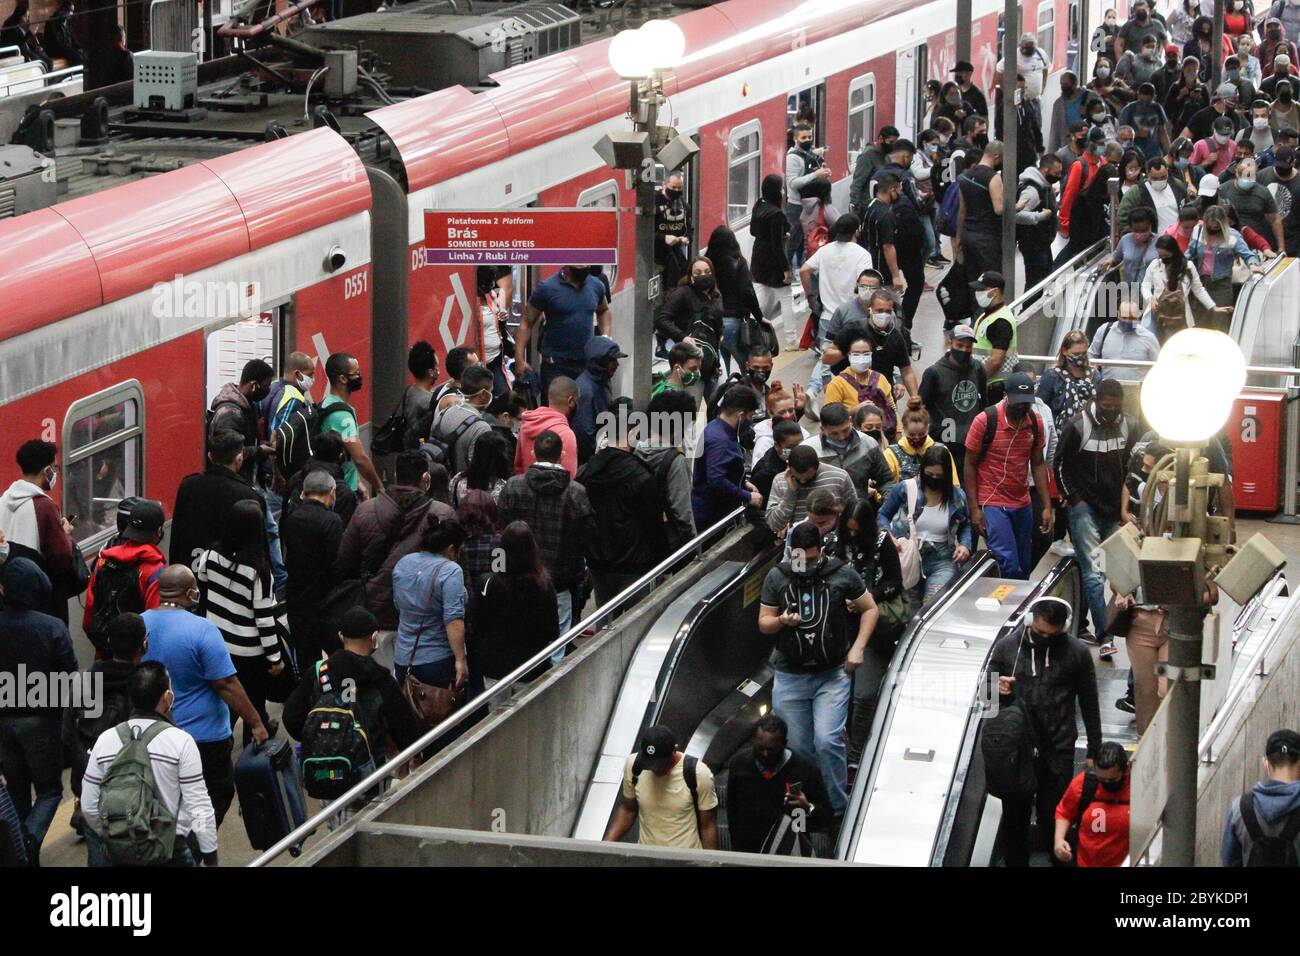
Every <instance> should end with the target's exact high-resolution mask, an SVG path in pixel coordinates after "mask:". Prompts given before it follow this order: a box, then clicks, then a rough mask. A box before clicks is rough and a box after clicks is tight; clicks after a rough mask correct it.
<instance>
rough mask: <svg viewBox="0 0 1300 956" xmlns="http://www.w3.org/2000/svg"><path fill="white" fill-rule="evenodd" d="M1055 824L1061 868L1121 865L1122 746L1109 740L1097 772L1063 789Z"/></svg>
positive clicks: (1125, 848)
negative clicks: (1069, 866)
mask: <svg viewBox="0 0 1300 956" xmlns="http://www.w3.org/2000/svg"><path fill="white" fill-rule="evenodd" d="M1055 821H1056V833H1055V839H1054V843H1053V853H1054V854H1055V856H1056V859H1057V860H1059V861H1060V862H1061V863H1064V864H1070V863H1073V864H1075V865H1076V866H1080V867H1100V866H1109V867H1117V866H1123V865H1124V862H1125V860H1126V859H1127V858H1128V853H1129V839H1128V831H1129V772H1128V751H1127V750H1125V749H1124V745H1123V744H1120V743H1116V742H1115V741H1113V740H1108V741H1106V742H1105V743H1104V744H1102V745H1101V749H1100V750H1098V751H1097V764H1096V767H1095V768H1094V769H1093V770H1085V771H1084V772H1082V773H1080V774H1078V775H1076V776H1075V778H1074V780H1072V781H1071V782H1070V786H1069V787H1067V788H1066V791H1065V793H1064V795H1063V796H1062V797H1061V802H1060V803H1058V804H1057V805H1056V816H1055ZM1071 830H1073V832H1074V842H1073V843H1072V842H1071V841H1070V835H1071Z"/></svg>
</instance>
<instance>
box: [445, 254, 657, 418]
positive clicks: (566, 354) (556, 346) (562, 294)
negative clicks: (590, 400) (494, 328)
mask: <svg viewBox="0 0 1300 956" xmlns="http://www.w3.org/2000/svg"><path fill="white" fill-rule="evenodd" d="M665 288H672V286H665ZM542 317H545V325H544V326H543V327H542V338H541V342H540V343H539V345H538V349H537V350H538V352H539V353H540V355H541V360H540V362H539V364H540V366H541V370H540V383H539V385H540V388H541V390H542V392H543V393H545V392H546V390H547V389H548V388H550V386H551V380H552V379H553V378H556V377H557V376H560V375H567V376H568V377H569V378H577V377H578V376H579V375H581V374H582V370H583V369H584V368H586V365H587V358H586V350H587V343H588V342H589V341H590V340H591V337H592V336H593V335H596V334H597V332H596V331H595V330H596V329H599V330H600V331H599V334H600V335H609V330H610V329H611V328H612V327H613V322H614V317H613V313H612V312H611V311H610V308H609V295H608V294H607V293H606V291H605V285H604V283H602V282H601V281H600V280H599V279H598V278H596V277H595V276H594V275H592V274H591V269H590V268H589V267H588V266H564V267H563V268H562V269H561V270H560V271H559V272H557V273H556V274H555V275H553V276H551V277H550V278H549V279H546V280H544V281H543V282H541V283H539V284H538V285H537V287H536V288H535V289H533V293H532V295H530V296H529V297H528V305H527V306H525V307H524V314H523V316H521V317H520V320H519V330H518V331H517V332H516V333H515V364H514V373H515V377H516V378H520V377H523V376H526V375H527V373H528V372H530V371H532V366H531V365H530V364H529V363H528V358H527V355H528V347H529V345H530V343H531V341H532V334H533V326H534V325H535V324H536V323H537V322H538V320H539V319H541V318H542ZM450 364H451V363H450V362H448V365H450ZM448 371H450V369H448Z"/></svg>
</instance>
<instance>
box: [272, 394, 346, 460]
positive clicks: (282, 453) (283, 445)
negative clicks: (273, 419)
mask: <svg viewBox="0 0 1300 956" xmlns="http://www.w3.org/2000/svg"><path fill="white" fill-rule="evenodd" d="M340 412H342V413H344V414H347V415H351V416H352V421H353V422H354V423H355V422H356V420H357V413H356V412H355V411H353V409H352V406H351V405H349V404H347V403H346V402H338V403H336V404H333V405H331V406H329V408H326V409H322V408H321V407H320V406H319V405H300V406H299V407H298V408H295V409H294V410H293V411H292V412H290V413H289V415H288V417H287V418H285V420H284V421H283V422H281V423H280V425H279V427H277V428H276V430H275V435H274V440H275V464H276V467H277V468H278V469H279V470H280V474H281V475H282V476H284V477H285V478H292V477H293V476H294V475H296V474H297V473H298V472H299V471H300V470H301V469H302V467H303V465H305V464H306V463H307V459H308V458H311V457H313V452H312V446H311V443H312V439H314V438H315V437H316V436H317V435H319V434H320V433H321V432H322V431H324V429H325V425H326V423H327V422H328V421H329V420H330V419H331V418H333V417H334V416H335V415H336V414H338V413H340Z"/></svg>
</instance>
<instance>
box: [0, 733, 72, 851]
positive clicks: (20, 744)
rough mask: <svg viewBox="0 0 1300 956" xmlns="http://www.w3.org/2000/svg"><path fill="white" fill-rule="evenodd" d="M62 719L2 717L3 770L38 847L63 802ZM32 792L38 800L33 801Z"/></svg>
mask: <svg viewBox="0 0 1300 956" xmlns="http://www.w3.org/2000/svg"><path fill="white" fill-rule="evenodd" d="M59 734H60V729H59V717H58V715H57V714H56V715H54V716H45V715H39V714H31V715H24V716H13V717H0V770H2V771H3V772H4V775H5V782H6V783H7V784H8V788H9V797H10V799H11V800H13V803H14V809H15V810H17V811H18V819H19V820H21V821H22V823H23V829H24V830H25V831H26V832H27V835H28V836H29V837H30V838H31V840H32V843H33V844H34V845H35V846H36V847H40V845H41V843H43V842H44V840H45V834H46V832H47V831H48V830H49V829H50V821H51V820H53V819H54V814H55V812H57V811H58V809H59V801H60V800H62V799H63V744H62V741H61V739H60V735H59ZM32 791H35V792H36V799H35V800H33V799H32Z"/></svg>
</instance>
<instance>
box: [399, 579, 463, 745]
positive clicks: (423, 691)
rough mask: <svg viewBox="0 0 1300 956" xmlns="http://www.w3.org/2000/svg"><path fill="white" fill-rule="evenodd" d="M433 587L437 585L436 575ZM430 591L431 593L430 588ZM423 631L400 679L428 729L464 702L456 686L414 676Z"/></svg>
mask: <svg viewBox="0 0 1300 956" xmlns="http://www.w3.org/2000/svg"><path fill="white" fill-rule="evenodd" d="M434 587H435V588H436V587H437V578H436V577H435V578H434ZM430 593H431V594H432V588H431V589H430ZM423 633H424V631H423V630H420V631H419V632H417V633H416V635H415V641H414V643H412V645H411V659H410V660H408V661H407V662H406V679H405V680H403V681H402V696H403V697H405V698H406V702H407V704H409V705H410V707H411V713H412V714H414V715H415V719H416V722H417V723H419V724H420V725H421V726H422V727H423V728H424V729H425V730H430V729H432V728H434V727H436V726H437V725H438V724H440V723H442V722H443V721H444V720H446V719H447V718H448V717H450V716H451V714H452V712H453V711H455V710H456V708H457V707H459V706H460V705H461V704H462V703H464V697H465V692H464V691H463V690H461V689H458V688H456V687H438V686H436V685H434V684H426V683H424V681H422V680H420V679H419V678H418V677H416V676H415V652H416V651H417V650H418V649H419V647H420V635H421V634H423Z"/></svg>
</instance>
